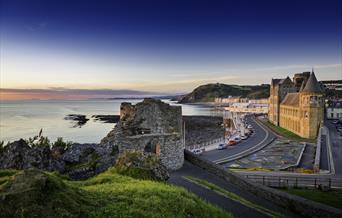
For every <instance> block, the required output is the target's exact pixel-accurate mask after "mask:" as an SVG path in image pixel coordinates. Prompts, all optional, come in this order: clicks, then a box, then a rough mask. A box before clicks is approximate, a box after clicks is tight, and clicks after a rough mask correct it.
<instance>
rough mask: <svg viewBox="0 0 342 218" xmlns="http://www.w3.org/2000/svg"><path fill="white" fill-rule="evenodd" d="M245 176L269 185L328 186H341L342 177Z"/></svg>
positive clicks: (280, 186) (295, 186)
mask: <svg viewBox="0 0 342 218" xmlns="http://www.w3.org/2000/svg"><path fill="white" fill-rule="evenodd" d="M245 177H246V178H247V179H249V180H251V181H254V182H256V183H260V184H263V185H265V186H269V187H276V188H285V187H294V188H297V187H311V188H328V189H330V188H331V187H342V179H338V178H330V177H295V176H289V177H286V176H264V175H245Z"/></svg>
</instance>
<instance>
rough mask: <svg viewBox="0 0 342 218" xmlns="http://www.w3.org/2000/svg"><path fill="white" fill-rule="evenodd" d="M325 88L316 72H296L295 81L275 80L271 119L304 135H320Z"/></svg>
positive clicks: (270, 102)
mask: <svg viewBox="0 0 342 218" xmlns="http://www.w3.org/2000/svg"><path fill="white" fill-rule="evenodd" d="M323 105H324V103H323V89H322V88H321V86H320V84H319V83H318V81H317V79H316V76H315V74H314V72H311V73H310V72H304V73H299V74H295V75H294V77H293V80H291V79H290V78H289V77H287V78H285V79H272V82H271V87H270V98H269V113H268V116H269V121H270V122H271V123H273V124H274V125H276V126H280V127H282V128H284V129H287V130H289V131H291V132H293V133H295V134H297V135H299V136H301V137H303V138H310V139H313V138H315V137H316V136H317V133H318V130H319V127H320V125H321V123H322V121H323V111H324V109H323Z"/></svg>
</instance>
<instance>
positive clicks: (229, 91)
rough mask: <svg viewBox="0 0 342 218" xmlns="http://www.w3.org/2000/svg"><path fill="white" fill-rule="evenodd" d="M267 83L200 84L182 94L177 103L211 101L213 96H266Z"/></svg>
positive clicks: (267, 94)
mask: <svg viewBox="0 0 342 218" xmlns="http://www.w3.org/2000/svg"><path fill="white" fill-rule="evenodd" d="M269 89H270V86H269V85H256V86H239V85H227V84H222V83H215V84H206V85H201V86H199V87H197V88H196V89H194V90H193V91H192V92H191V93H189V94H187V95H185V96H183V97H182V98H181V99H180V100H179V103H196V102H212V101H214V99H215V98H226V97H228V96H241V97H248V98H255V99H259V98H268V97H269Z"/></svg>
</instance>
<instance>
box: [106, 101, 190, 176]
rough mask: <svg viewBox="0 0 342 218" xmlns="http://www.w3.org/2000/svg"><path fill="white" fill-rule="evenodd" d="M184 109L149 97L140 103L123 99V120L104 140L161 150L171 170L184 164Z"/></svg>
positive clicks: (128, 147)
mask: <svg viewBox="0 0 342 218" xmlns="http://www.w3.org/2000/svg"><path fill="white" fill-rule="evenodd" d="M182 122H183V121H182V109H181V107H180V106H170V105H169V104H167V103H164V102H162V101H160V100H156V99H150V98H146V99H144V101H143V102H140V103H138V104H136V105H132V104H131V103H122V104H121V107H120V121H119V122H118V123H117V125H116V126H115V128H114V129H113V130H112V131H111V132H109V134H108V135H107V136H106V137H105V138H103V139H102V141H101V144H106V145H110V146H114V147H117V148H118V150H119V153H121V152H123V151H125V150H142V151H145V152H151V153H155V154H157V155H158V156H159V157H160V159H161V162H162V163H163V164H164V165H165V166H166V167H167V169H169V170H176V169H179V168H181V167H182V165H183V162H184V141H183V137H182V136H183V133H182V132H183V131H182Z"/></svg>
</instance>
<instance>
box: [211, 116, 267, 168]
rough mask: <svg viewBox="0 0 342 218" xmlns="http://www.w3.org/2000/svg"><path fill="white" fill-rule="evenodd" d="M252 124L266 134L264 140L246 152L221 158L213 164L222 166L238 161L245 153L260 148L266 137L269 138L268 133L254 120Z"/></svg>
mask: <svg viewBox="0 0 342 218" xmlns="http://www.w3.org/2000/svg"><path fill="white" fill-rule="evenodd" d="M256 119H257V118H256ZM254 122H255V123H256V124H257V125H258V126H259V127H260V128H261V129H262V130H263V131H264V132H266V136H265V138H264V139H263V140H262V141H261V142H259V143H258V144H256V145H254V146H253V147H250V148H248V149H247V150H244V151H242V152H240V153H237V154H234V155H232V156H230V157H225V158H221V159H218V160H215V161H213V162H214V163H215V164H222V163H226V162H230V161H232V160H235V159H238V158H240V157H239V156H241V155H244V154H245V153H248V152H249V151H250V150H253V149H255V148H257V147H258V146H260V145H261V144H263V143H264V142H265V141H266V140H267V138H268V136H269V132H268V131H267V130H266V129H265V128H264V127H263V126H261V125H260V124H259V123H258V122H257V121H256V120H254ZM237 156H238V157H237Z"/></svg>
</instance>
